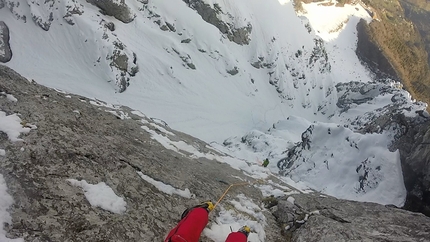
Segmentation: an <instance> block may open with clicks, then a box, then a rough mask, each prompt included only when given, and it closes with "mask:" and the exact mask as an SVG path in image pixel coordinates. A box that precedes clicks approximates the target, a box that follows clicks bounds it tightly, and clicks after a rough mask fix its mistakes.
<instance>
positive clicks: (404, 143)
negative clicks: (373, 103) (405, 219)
mask: <svg viewBox="0 0 430 242" xmlns="http://www.w3.org/2000/svg"><path fill="white" fill-rule="evenodd" d="M400 117H401V116H400ZM400 117H397V119H399V118H400ZM394 120H395V119H394ZM401 121H402V122H403V124H404V127H405V131H404V135H402V136H401V137H400V138H399V139H397V140H396V141H395V142H394V143H393V144H392V147H391V149H393V150H396V149H398V150H399V151H400V158H401V161H402V170H403V178H404V182H405V187H406V190H407V191H408V193H407V196H406V202H405V205H404V208H405V209H408V210H411V211H415V212H421V213H424V214H425V215H427V216H429V217H430V120H428V119H427V121H425V122H422V123H419V122H417V121H416V120H412V119H410V118H406V117H401Z"/></svg>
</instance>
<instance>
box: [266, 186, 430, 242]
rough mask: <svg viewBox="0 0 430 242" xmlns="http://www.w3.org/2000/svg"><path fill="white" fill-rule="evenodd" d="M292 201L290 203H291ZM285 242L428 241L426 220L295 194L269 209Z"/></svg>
mask: <svg viewBox="0 0 430 242" xmlns="http://www.w3.org/2000/svg"><path fill="white" fill-rule="evenodd" d="M292 198H294V199H292ZM271 210H272V212H273V214H274V215H275V216H276V217H277V219H278V221H279V222H280V223H281V224H283V225H284V226H285V227H286V228H287V229H286V231H285V232H284V233H285V234H286V235H287V238H288V239H290V240H287V241H429V238H430V218H429V217H426V216H424V215H422V214H417V213H412V212H409V211H405V210H401V209H398V208H394V207H389V206H383V205H379V204H375V203H358V202H354V201H345V200H339V199H336V198H332V197H326V196H321V195H318V194H316V195H309V194H295V195H292V196H291V197H290V198H288V201H287V199H285V198H284V199H280V200H279V201H278V205H276V206H274V207H272V208H271Z"/></svg>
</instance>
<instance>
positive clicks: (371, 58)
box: [355, 19, 399, 80]
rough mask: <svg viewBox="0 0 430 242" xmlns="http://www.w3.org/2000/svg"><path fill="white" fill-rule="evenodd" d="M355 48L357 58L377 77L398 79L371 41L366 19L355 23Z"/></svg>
mask: <svg viewBox="0 0 430 242" xmlns="http://www.w3.org/2000/svg"><path fill="white" fill-rule="evenodd" d="M357 36H358V42H357V49H356V51H355V52H356V54H357V56H358V58H359V59H360V60H361V61H362V62H363V63H365V65H366V66H367V67H368V68H369V69H370V70H371V71H372V72H373V73H374V74H375V75H376V77H377V78H386V77H389V78H392V79H395V80H398V79H399V78H398V76H397V74H396V71H395V70H394V68H393V66H392V65H391V64H390V62H389V61H388V60H387V58H386V57H385V56H384V54H383V53H382V51H381V50H380V49H379V47H378V46H377V45H376V44H375V43H373V42H372V40H371V36H370V35H369V33H368V31H367V29H366V21H365V20H363V19H362V20H360V22H359V23H358V24H357Z"/></svg>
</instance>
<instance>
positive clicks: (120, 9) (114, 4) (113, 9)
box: [87, 0, 136, 23]
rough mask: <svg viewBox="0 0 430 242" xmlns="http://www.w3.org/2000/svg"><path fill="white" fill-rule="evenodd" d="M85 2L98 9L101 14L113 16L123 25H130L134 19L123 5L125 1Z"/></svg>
mask: <svg viewBox="0 0 430 242" xmlns="http://www.w3.org/2000/svg"><path fill="white" fill-rule="evenodd" d="M87 2H89V3H91V4H93V5H95V6H97V7H99V8H100V9H101V10H102V13H103V14H106V15H109V16H114V17H115V18H116V19H118V20H120V21H122V22H124V23H130V22H131V21H133V19H134V18H135V17H136V16H135V15H134V14H133V13H132V12H131V9H130V8H129V7H128V6H127V4H125V0H87Z"/></svg>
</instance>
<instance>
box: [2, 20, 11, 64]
mask: <svg viewBox="0 0 430 242" xmlns="http://www.w3.org/2000/svg"><path fill="white" fill-rule="evenodd" d="M9 38H10V37H9V28H8V27H7V25H6V23H5V22H3V21H0V62H3V63H6V62H8V61H10V60H11V59H12V50H11V48H10V44H9Z"/></svg>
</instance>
